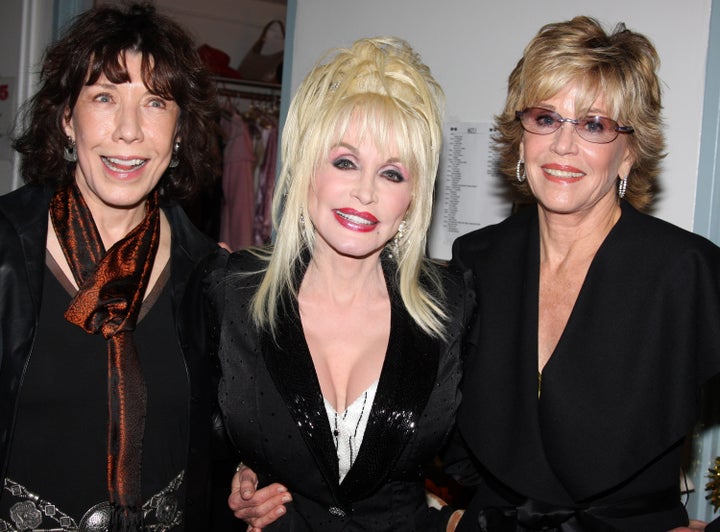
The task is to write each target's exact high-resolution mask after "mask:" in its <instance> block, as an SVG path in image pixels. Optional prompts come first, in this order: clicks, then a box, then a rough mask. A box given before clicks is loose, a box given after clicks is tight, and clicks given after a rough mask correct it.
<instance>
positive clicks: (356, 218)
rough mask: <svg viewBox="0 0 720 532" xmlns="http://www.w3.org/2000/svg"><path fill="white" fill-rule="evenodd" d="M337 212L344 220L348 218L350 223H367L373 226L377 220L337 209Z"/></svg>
mask: <svg viewBox="0 0 720 532" xmlns="http://www.w3.org/2000/svg"><path fill="white" fill-rule="evenodd" d="M335 214H336V215H337V216H339V217H340V218H342V219H343V220H347V221H348V222H350V223H353V224H356V225H366V226H368V227H372V226H373V225H375V224H376V223H377V222H372V221H370V220H368V219H366V218H363V217H361V216H356V215H354V214H349V213H346V212H342V211H335Z"/></svg>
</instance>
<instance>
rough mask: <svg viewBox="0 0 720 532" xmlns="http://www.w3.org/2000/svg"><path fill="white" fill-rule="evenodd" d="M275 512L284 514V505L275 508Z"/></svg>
mask: <svg viewBox="0 0 720 532" xmlns="http://www.w3.org/2000/svg"><path fill="white" fill-rule="evenodd" d="M275 513H276V514H278V515H282V514H284V513H285V507H284V506H280V507H279V508H278V509H277V510H275Z"/></svg>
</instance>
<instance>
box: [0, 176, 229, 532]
mask: <svg viewBox="0 0 720 532" xmlns="http://www.w3.org/2000/svg"><path fill="white" fill-rule="evenodd" d="M52 195H53V191H52V190H51V189H49V188H45V187H39V186H33V185H26V186H24V187H22V188H20V189H18V190H16V191H14V192H11V193H9V194H6V195H5V196H2V197H0V468H1V469H0V496H1V495H2V483H3V481H4V479H5V472H6V470H7V465H8V460H9V451H10V447H11V443H12V437H13V427H14V425H15V415H16V407H17V400H18V397H19V394H20V389H21V387H22V382H23V375H24V372H25V368H26V367H27V364H28V361H29V359H30V356H31V354H32V349H33V343H34V340H35V333H36V331H37V320H38V314H39V311H40V300H41V298H42V290H43V287H42V281H43V272H44V269H45V249H46V239H47V224H48V209H49V205H50V200H51V198H52ZM161 207H162V209H163V212H164V213H165V215H166V216H167V219H168V221H169V223H170V227H171V231H172V248H171V257H170V261H171V263H170V265H171V272H172V273H171V276H170V284H171V290H172V300H173V307H174V312H175V316H174V318H175V323H176V327H177V338H176V340H177V341H178V342H179V344H180V348H181V350H182V352H183V355H184V358H185V365H186V370H187V375H188V382H189V383H190V397H189V398H188V412H189V420H190V424H189V426H190V438H189V442H188V462H187V467H186V469H185V486H186V494H187V497H186V501H185V527H186V529H187V530H207V522H208V518H209V515H208V513H209V510H208V504H209V500H208V498H209V494H210V490H209V487H208V484H209V481H210V477H209V466H208V463H209V455H210V433H211V424H210V419H211V404H212V401H214V393H213V392H211V386H210V372H209V368H208V367H207V366H208V365H207V363H206V359H205V358H204V357H203V356H202V355H203V354H204V350H203V348H202V346H201V345H199V342H201V341H202V335H200V334H198V335H191V334H188V333H187V332H186V331H185V327H182V326H181V323H183V320H184V318H183V314H184V313H185V312H186V309H188V308H192V306H193V300H196V299H197V294H196V293H192V292H187V293H186V285H187V281H188V278H189V277H190V274H191V272H192V270H193V268H194V267H195V265H196V264H197V263H198V262H199V261H200V260H201V259H203V258H204V257H206V256H207V255H208V254H209V253H211V252H212V251H213V250H214V249H216V248H217V245H216V244H215V243H214V242H212V241H210V239H208V238H207V237H205V236H204V235H202V234H201V233H200V232H199V231H198V230H197V229H196V228H195V227H194V226H193V225H192V223H191V222H190V220H189V219H188V218H187V216H186V215H185V213H184V212H183V211H182V209H181V208H180V207H179V206H178V205H176V204H164V205H163V204H161ZM199 326H201V324H198V327H199ZM68 487H71V484H69V485H68Z"/></svg>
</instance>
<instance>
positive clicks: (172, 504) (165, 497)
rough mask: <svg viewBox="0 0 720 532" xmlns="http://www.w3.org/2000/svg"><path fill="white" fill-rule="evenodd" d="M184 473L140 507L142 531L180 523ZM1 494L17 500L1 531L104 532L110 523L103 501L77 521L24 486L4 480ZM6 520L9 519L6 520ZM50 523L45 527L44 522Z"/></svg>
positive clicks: (163, 531) (161, 529) (158, 531)
mask: <svg viewBox="0 0 720 532" xmlns="http://www.w3.org/2000/svg"><path fill="white" fill-rule="evenodd" d="M183 476H184V471H181V472H180V474H178V476H176V477H175V478H174V479H172V481H170V483H169V484H168V485H167V486H165V487H164V488H163V489H162V490H160V491H159V492H157V493H156V494H155V495H153V496H152V497H150V499H148V501H147V502H146V503H145V504H143V507H142V509H143V520H144V523H145V525H144V527H143V531H147V532H167V531H170V530H172V529H173V528H174V527H176V526H179V525H181V524H182V520H183V519H182V517H183V515H182V514H183V512H182V509H181V507H180V504H179V503H180V501H179V500H178V499H179V490H180V487H181V486H182V482H183ZM4 491H5V492H6V493H9V494H10V495H12V497H13V500H15V499H17V502H14V503H13V504H12V505H11V506H10V515H9V516H2V517H0V532H26V531H30V530H32V531H35V532H37V531H40V532H60V531H63V532H65V531H68V532H104V531H106V530H107V529H108V526H109V524H110V512H111V506H110V502H108V501H103V502H101V503H99V504H96V505H95V506H93V507H92V508H89V509H88V510H87V511H86V512H85V514H84V515H83V516H82V518H81V519H80V522H79V523H78V522H76V521H75V520H74V519H73V518H72V517H70V516H69V515H67V514H66V513H65V512H63V511H62V510H61V509H60V508H59V507H58V506H57V505H55V504H53V503H51V502H50V501H47V500H44V499H43V498H41V497H40V496H39V495H37V494H35V493H33V492H31V491H29V490H28V489H27V488H26V487H25V486H23V485H21V484H18V483H17V482H15V481H13V480H11V479H9V478H6V479H5V485H4ZM8 519H9V520H8ZM46 519H47V522H48V523H52V524H51V525H50V526H49V527H48V526H47V525H46V526H45V527H44V528H40V527H42V526H43V521H45V520H46Z"/></svg>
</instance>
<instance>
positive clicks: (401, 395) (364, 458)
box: [340, 261, 440, 500]
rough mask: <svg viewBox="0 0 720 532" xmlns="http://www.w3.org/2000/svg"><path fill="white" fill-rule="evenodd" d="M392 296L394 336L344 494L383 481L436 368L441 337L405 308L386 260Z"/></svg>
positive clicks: (361, 492)
mask: <svg viewBox="0 0 720 532" xmlns="http://www.w3.org/2000/svg"><path fill="white" fill-rule="evenodd" d="M383 267H384V269H385V279H386V281H387V285H388V293H389V294H390V300H391V321H390V340H389V342H388V349H387V352H386V354H385V362H384V364H383V368H382V372H381V374H380V381H379V382H378V389H377V393H376V395H375V401H374V403H373V406H372V409H371V411H370V417H369V419H368V424H367V428H366V429H365V436H364V438H363V442H362V445H361V447H360V451H359V452H358V456H357V460H356V461H355V463H354V464H353V467H352V468H351V469H350V471H349V472H348V474H347V476H346V477H345V479H344V480H343V483H342V485H341V486H340V491H341V494H342V496H343V497H344V498H346V499H350V500H357V499H360V498H364V497H366V496H367V495H369V494H370V493H372V492H373V491H375V490H376V489H377V487H378V485H380V484H382V483H384V482H385V481H386V479H387V477H388V475H389V474H390V472H391V471H392V469H393V467H394V465H395V463H396V462H397V460H398V458H399V457H400V455H401V453H402V452H403V450H404V449H405V448H406V447H407V445H408V442H409V441H411V440H412V438H413V436H414V435H415V433H416V432H417V427H418V421H419V418H420V415H421V414H422V412H423V411H424V410H425V406H426V405H427V402H428V400H429V398H430V393H431V392H432V389H433V384H434V383H435V378H436V376H437V370H438V360H439V353H440V342H439V341H437V340H434V339H433V338H431V337H430V336H428V335H427V334H426V333H425V332H424V331H422V330H421V329H420V328H419V327H418V326H417V325H416V324H415V323H414V321H413V320H412V318H411V317H410V315H409V314H408V312H407V310H406V309H405V307H404V305H403V303H402V300H401V299H400V294H399V293H398V291H397V287H396V286H395V283H394V281H393V280H394V272H392V271H391V270H390V267H389V265H388V264H387V262H386V261H384V262H383Z"/></svg>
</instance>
